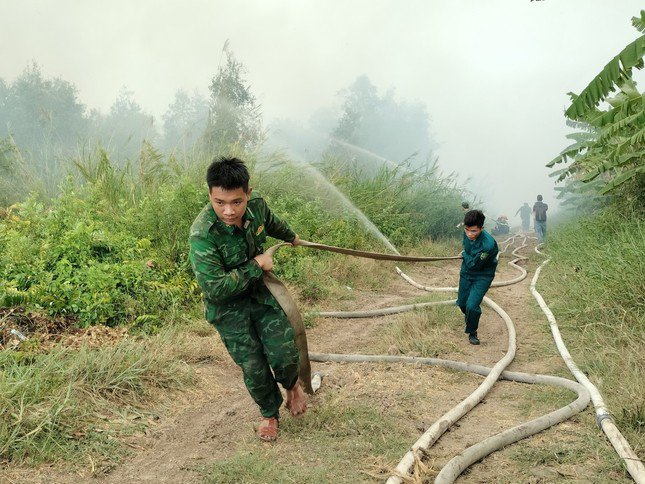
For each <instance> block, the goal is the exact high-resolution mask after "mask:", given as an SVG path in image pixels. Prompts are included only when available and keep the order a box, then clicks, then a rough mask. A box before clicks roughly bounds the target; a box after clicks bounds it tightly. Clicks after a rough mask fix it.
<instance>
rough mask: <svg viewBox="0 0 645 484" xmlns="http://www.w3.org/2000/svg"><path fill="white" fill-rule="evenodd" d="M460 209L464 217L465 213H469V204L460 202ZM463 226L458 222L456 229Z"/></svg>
mask: <svg viewBox="0 0 645 484" xmlns="http://www.w3.org/2000/svg"><path fill="white" fill-rule="evenodd" d="M461 208H462V209H463V210H464V215H465V214H466V212H468V211H470V204H469V203H468V202H461ZM463 226H464V223H463V222H459V223H458V224H457V228H458V229H460V228H462V227H463Z"/></svg>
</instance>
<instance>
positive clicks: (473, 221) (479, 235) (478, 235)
mask: <svg viewBox="0 0 645 484" xmlns="http://www.w3.org/2000/svg"><path fill="white" fill-rule="evenodd" d="M484 220H486V217H485V216H484V214H483V213H482V211H481V210H471V211H469V212H467V213H466V215H465V216H464V240H463V246H464V250H463V252H462V255H463V256H464V260H463V262H462V263H461V271H460V272H459V294H458V296H457V306H459V308H460V309H461V312H462V313H464V318H465V320H466V333H468V341H469V342H470V343H471V344H473V345H478V344H479V339H478V338H477V328H478V327H479V318H480V317H481V314H482V310H481V307H480V305H481V303H482V300H483V299H484V296H485V295H486V291H488V288H489V287H490V285H491V284H492V282H493V279H494V278H495V269H497V255H498V253H499V249H498V247H497V242H496V241H495V239H494V238H493V236H492V235H490V234H489V233H488V232H486V231H485V230H484Z"/></svg>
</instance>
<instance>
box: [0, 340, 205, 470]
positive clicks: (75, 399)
mask: <svg viewBox="0 0 645 484" xmlns="http://www.w3.org/2000/svg"><path fill="white" fill-rule="evenodd" d="M182 351H184V350H182V340H181V339H179V340H178V339H177V338H175V337H174V335H172V334H164V335H161V336H157V337H154V338H148V339H141V340H127V339H126V340H122V341H121V342H119V343H117V344H115V345H114V346H105V347H101V348H89V347H81V348H80V349H69V348H61V347H58V348H54V349H52V350H50V351H47V352H44V353H39V352H34V351H15V350H3V351H0V459H2V460H4V461H9V462H14V463H27V464H35V463H39V462H55V461H58V460H69V461H74V460H75V459H77V458H80V457H81V456H83V455H87V454H94V455H95V456H96V455H98V457H100V458H103V459H115V458H118V456H119V453H120V452H122V449H121V448H120V446H119V445H117V444H115V441H114V439H113V437H114V436H118V435H123V434H127V433H131V432H132V431H134V430H136V429H137V428H141V427H142V426H145V424H144V423H143V422H145V421H146V418H147V417H148V416H150V415H151V412H153V410H151V409H150V406H151V405H152V404H153V403H154V402H155V401H156V399H157V398H158V396H159V394H160V393H163V392H168V391H174V390H179V389H181V388H183V387H185V386H186V385H189V384H191V383H192V381H193V373H192V370H191V369H190V368H189V367H188V365H187V364H186V363H185V362H184V361H183V360H182V359H181V356H182ZM189 353H190V354H194V352H192V351H191V352H189Z"/></svg>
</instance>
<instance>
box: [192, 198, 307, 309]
mask: <svg viewBox="0 0 645 484" xmlns="http://www.w3.org/2000/svg"><path fill="white" fill-rule="evenodd" d="M242 226H243V228H239V227H238V226H236V225H233V226H228V225H226V224H225V223H224V222H222V221H221V220H220V219H219V217H217V215H216V214H215V211H214V210H213V207H212V206H211V204H210V203H208V204H207V205H206V206H205V207H204V208H203V209H202V211H201V212H200V213H199V215H198V216H197V218H196V219H195V221H194V222H193V225H192V226H191V228H190V239H189V240H190V263H191V265H192V267H193V270H194V271H195V276H196V278H197V282H198V283H199V285H200V287H201V288H202V291H203V292H204V303H205V305H206V319H207V320H208V321H211V322H215V321H217V319H218V315H219V314H221V313H222V312H230V311H231V310H236V309H239V308H240V307H241V306H243V305H244V304H245V300H246V298H248V297H249V296H251V295H253V296H254V297H255V298H259V299H267V298H268V300H267V301H262V300H261V301H260V302H266V303H268V304H270V305H274V304H275V302H274V300H272V299H271V296H270V293H269V292H268V290H260V291H257V290H256V289H257V286H258V285H259V284H261V277H262V269H261V268H260V266H259V264H258V263H257V262H256V261H255V260H254V259H253V258H254V257H255V256H256V255H258V254H261V253H263V252H264V248H263V247H262V244H263V243H264V242H266V238H267V235H270V236H271V237H275V238H277V239H281V240H284V241H286V242H292V241H293V239H294V238H295V237H296V234H295V232H293V230H291V228H290V227H289V225H288V224H287V223H286V222H284V221H282V220H281V219H280V218H279V217H278V216H277V215H274V214H273V213H271V210H270V209H269V207H268V206H267V204H266V202H265V201H264V199H263V198H261V197H260V196H257V195H255V194H254V195H252V196H251V200H249V202H248V204H247V206H246V213H245V214H244V216H243V217H242ZM261 285H262V286H263V284H261Z"/></svg>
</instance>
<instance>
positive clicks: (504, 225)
mask: <svg viewBox="0 0 645 484" xmlns="http://www.w3.org/2000/svg"><path fill="white" fill-rule="evenodd" d="M510 231H511V227H510V226H509V225H508V217H507V216H506V215H500V216H499V217H497V220H495V227H494V228H493V230H492V232H491V233H492V234H493V235H503V234H508V233H510Z"/></svg>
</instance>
